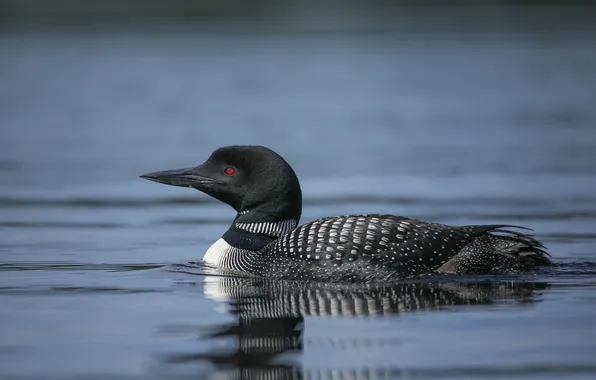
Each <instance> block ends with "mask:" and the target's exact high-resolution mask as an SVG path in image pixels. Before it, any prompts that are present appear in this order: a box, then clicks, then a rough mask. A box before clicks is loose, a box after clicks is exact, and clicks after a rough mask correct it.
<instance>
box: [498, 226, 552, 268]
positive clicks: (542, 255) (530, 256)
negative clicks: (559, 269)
mask: <svg viewBox="0 0 596 380" xmlns="http://www.w3.org/2000/svg"><path fill="white" fill-rule="evenodd" d="M504 227H509V228H521V229H524V230H528V231H532V230H531V229H529V228H525V227H519V226H501V227H498V228H495V229H493V230H490V233H489V234H490V235H491V236H493V237H494V238H495V239H498V240H497V241H496V242H495V244H496V245H497V248H500V251H501V252H502V253H503V254H505V255H511V256H513V257H517V259H518V260H519V261H520V262H521V264H522V265H523V266H524V267H528V266H530V267H535V266H550V265H553V264H552V262H551V261H550V259H549V257H550V254H549V253H548V252H547V251H546V247H545V246H544V244H542V242H540V241H539V240H537V239H536V238H535V237H534V235H533V234H528V233H523V232H519V231H513V230H509V229H505V228H504ZM497 242H500V244H499V243H497ZM506 243H509V244H506ZM507 248H508V249H507Z"/></svg>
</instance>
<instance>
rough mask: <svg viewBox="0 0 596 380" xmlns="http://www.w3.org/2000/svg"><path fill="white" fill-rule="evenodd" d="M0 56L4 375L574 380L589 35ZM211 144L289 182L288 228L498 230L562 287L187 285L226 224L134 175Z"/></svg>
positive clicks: (584, 288) (79, 43)
mask: <svg viewBox="0 0 596 380" xmlns="http://www.w3.org/2000/svg"><path fill="white" fill-rule="evenodd" d="M592 35H594V34H592ZM0 51H2V54H1V57H0V125H1V130H0V337H1V338H0V377H1V378H3V379H74V378H77V379H78V378H86V379H99V378H112V379H166V378H175V379H178V378H180V379H187V378H193V379H211V378H217V379H240V378H247V379H248V378H255V379H302V378H304V379H395V378H397V379H411V378H431V379H435V378H436V379H479V378H490V379H495V378H502V379H544V378H553V379H559V378H565V379H593V378H594V377H596V362H595V360H594V358H595V357H596V327H595V324H594V321H596V292H595V290H596V289H595V288H596V107H595V104H596V103H595V99H596V39H594V38H589V36H587V35H584V34H573V33H571V34H563V35H557V36H555V37H553V36H552V35H550V34H548V33H545V34H540V33H538V34H536V33H521V32H516V33H511V34H498V35H426V34H425V35H417V34H414V35H409V36H401V37H400V36H395V35H391V34H380V35H375V34H349V35H336V34H333V33H328V34H326V33H323V34H304V35H302V34H292V33H288V34H280V35H276V34H273V35H272V34H258V33H230V34H223V35H222V34H209V33H205V32H196V33H195V32H193V31H192V30H186V29H185V30H181V31H180V30H178V31H176V30H164V31H161V32H159V33H158V32H142V31H135V30H121V29H115V30H112V29H106V30H95V29H93V30H85V31H82V32H80V33H72V32H68V31H66V32H65V31H56V30H52V29H50V30H47V31H38V32H25V31H22V32H20V31H11V32H6V31H5V32H3V33H2V34H0ZM229 144H261V145H266V146H269V147H271V148H273V149H274V150H276V151H278V152H279V153H280V154H282V155H283V156H284V157H285V158H286V159H287V160H288V161H289V162H290V163H291V164H292V165H293V167H294V168H295V170H296V171H297V174H298V176H299V178H300V179H301V181H302V188H303V192H304V212H303V219H302V221H303V222H304V221H308V220H312V219H314V218H317V217H322V216H328V215H338V214H349V213H374V212H384V213H393V214H397V215H408V216H412V217H418V218H422V219H426V220H431V221H436V222H442V223H450V224H472V223H479V224H480V223H486V224H490V223H512V224H521V225H525V226H529V227H531V228H533V229H534V230H535V231H536V234H537V237H538V238H539V239H541V240H543V242H544V243H545V244H546V245H547V247H548V248H549V251H550V253H551V254H552V256H553V258H554V261H555V262H556V263H557V264H558V265H559V266H558V267H557V268H552V269H544V270H539V271H536V272H533V273H527V274H520V275H511V276H506V277H504V276H495V277H491V276H488V277H480V278H458V279H453V278H438V279H433V281H426V282H406V283H404V284H398V285H394V286H390V287H389V286H388V287H372V286H369V287H364V286H359V287H350V286H342V287H340V286H331V285H318V286H317V285H306V284H284V283H268V282H266V281H260V280H238V279H236V280H234V279H226V278H220V277H214V276H205V275H203V272H202V271H201V269H200V267H198V266H189V265H187V264H185V263H188V262H189V261H196V260H199V259H200V258H201V257H202V255H203V253H204V252H205V251H206V249H207V248H208V247H209V245H210V244H211V243H212V242H213V241H215V240H216V239H217V238H219V237H220V236H221V234H222V233H223V232H224V231H225V229H227V226H228V224H229V223H230V222H231V220H232V218H233V217H234V212H233V211H232V210H231V209H230V208H229V207H227V206H225V205H223V204H220V203H218V202H217V201H215V200H212V199H210V198H208V197H207V196H205V195H203V194H201V193H198V192H196V191H191V190H190V189H182V188H174V187H168V186H162V185H157V184H154V183H149V182H147V181H145V180H142V179H139V178H138V177H137V176H138V175H139V174H142V173H146V172H150V171H157V170H162V169H171V168H179V167H186V166H191V165H196V164H199V163H201V162H203V160H204V159H205V158H206V157H207V156H208V155H209V154H210V153H211V151H212V150H214V149H215V148H217V147H219V146H222V145H229Z"/></svg>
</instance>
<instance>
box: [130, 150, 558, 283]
mask: <svg viewBox="0 0 596 380" xmlns="http://www.w3.org/2000/svg"><path fill="white" fill-rule="evenodd" d="M140 177H141V178H143V179H147V180H151V181H154V182H158V183H162V184H167V185H171V186H180V187H190V188H193V189H196V190H199V191H201V192H203V193H205V194H208V195H210V196H211V197H213V198H215V199H217V200H219V201H221V202H224V203H226V204H228V205H229V206H231V207H232V208H233V209H234V210H235V211H236V217H235V218H234V220H233V221H232V223H231V225H230V227H229V228H228V230H227V231H225V233H223V235H222V236H221V238H219V239H218V240H216V241H215V242H214V243H213V244H212V245H211V246H210V247H209V249H208V250H207V251H206V253H205V254H204V257H203V262H204V264H206V265H207V266H208V267H212V268H216V269H218V270H221V271H222V272H224V273H230V274H233V275H239V276H249V277H261V278H266V279H279V280H297V281H308V282H331V283H386V282H395V281H401V280H403V279H406V278H413V277H420V276H427V275H431V276H432V275H482V274H502V273H512V272H514V271H527V270H533V269H536V268H539V267H542V266H552V265H553V263H552V262H551V260H550V259H549V257H550V255H549V254H548V253H547V251H546V248H545V246H544V245H543V244H542V243H541V242H540V241H538V240H537V239H535V238H534V236H533V235H531V234H530V233H527V232H526V231H531V230H530V229H528V228H526V227H522V226H515V225H506V224H491V225H464V226H453V225H447V224H440V223H433V222H427V221H423V220H420V219H416V218H411V217H406V216H397V215H390V214H358V215H340V216H330V217H324V218H320V219H316V220H313V221H310V222H307V223H305V224H302V225H299V224H298V223H299V221H300V217H301V214H302V190H301V187H300V182H299V180H298V177H297V175H296V173H295V171H294V170H293V169H292V167H291V166H290V164H289V163H288V162H287V161H286V160H285V159H284V158H283V157H282V156H280V155H279V154H278V153H276V152H275V151H273V150H271V149H269V148H267V147H264V146H258V145H232V146H224V147H221V148H218V149H216V150H215V151H213V153H211V155H210V156H209V158H208V159H207V160H206V161H205V162H204V163H203V164H201V165H199V166H195V167H189V168H184V169H175V170H165V171H158V172H152V173H147V174H143V175H141V176H140ZM519 230H522V231H524V232H521V231H519Z"/></svg>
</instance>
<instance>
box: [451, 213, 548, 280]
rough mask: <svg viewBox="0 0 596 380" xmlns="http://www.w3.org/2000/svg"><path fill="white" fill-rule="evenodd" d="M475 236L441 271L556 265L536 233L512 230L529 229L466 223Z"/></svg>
mask: <svg viewBox="0 0 596 380" xmlns="http://www.w3.org/2000/svg"><path fill="white" fill-rule="evenodd" d="M463 228H464V229H465V230H466V232H467V233H468V234H471V235H473V236H475V239H474V240H473V241H472V242H471V243H470V244H468V245H467V246H465V247H464V248H463V249H462V250H461V251H460V252H459V253H458V254H457V255H455V256H454V257H453V258H452V259H451V260H450V261H449V262H447V263H445V264H444V265H443V267H442V268H440V271H442V272H445V273H457V274H485V273H499V272H500V273H504V272H513V271H520V270H522V271H523V270H530V269H533V268H536V267H540V266H552V265H553V263H552V262H551V261H550V259H549V257H550V255H549V254H548V252H547V251H546V247H545V246H544V245H543V244H542V243H541V242H540V241H538V240H537V239H536V238H535V237H534V235H532V234H529V233H524V232H519V231H515V230H511V229H510V228H516V229H522V230H526V231H531V229H529V228H525V227H520V226H513V225H504V224H495V225H483V226H464V227H463Z"/></svg>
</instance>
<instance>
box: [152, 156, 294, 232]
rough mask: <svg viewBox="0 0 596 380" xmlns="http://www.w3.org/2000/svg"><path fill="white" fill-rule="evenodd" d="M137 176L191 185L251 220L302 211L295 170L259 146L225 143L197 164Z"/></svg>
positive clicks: (290, 215) (277, 218) (284, 216)
mask: <svg viewBox="0 0 596 380" xmlns="http://www.w3.org/2000/svg"><path fill="white" fill-rule="evenodd" d="M141 178H145V179H148V180H151V181H155V182H159V183H164V184H166V185H172V186H182V187H192V188H195V189H197V190H199V191H202V192H204V193H206V194H209V195H211V196H212V197H214V198H216V199H219V200H220V201H222V202H225V203H227V204H229V205H230V206H232V207H233V208H234V209H235V210H236V211H237V212H238V213H239V215H240V216H242V215H246V219H247V220H251V221H254V222H258V221H280V220H288V219H295V220H296V221H298V220H299V219H300V215H301V213H302V191H301V190H300V183H299V182H298V178H297V177H296V173H294V170H293V169H292V168H291V167H290V165H289V164H288V163H287V162H286V161H285V160H284V159H283V158H282V157H281V156H280V155H278V154H277V153H275V152H274V151H272V150H271V149H269V148H266V147H263V146H226V147H223V148H219V149H217V150H216V151H214V152H213V153H212V154H211V156H210V157H209V158H208V159H207V161H205V162H204V163H203V164H201V165H200V166H196V167H193V168H186V169H177V170H166V171H161V172H155V173H148V174H144V175H142V176H141Z"/></svg>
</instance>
